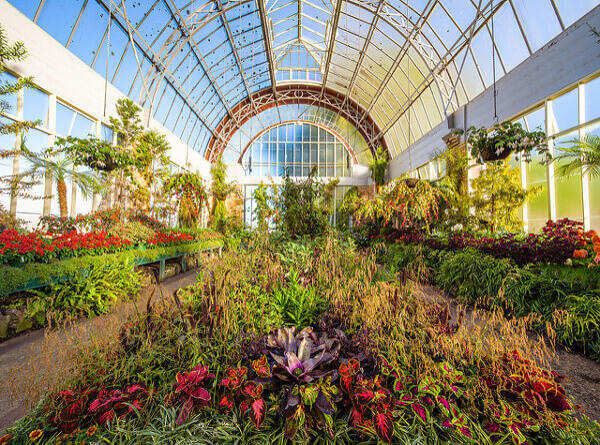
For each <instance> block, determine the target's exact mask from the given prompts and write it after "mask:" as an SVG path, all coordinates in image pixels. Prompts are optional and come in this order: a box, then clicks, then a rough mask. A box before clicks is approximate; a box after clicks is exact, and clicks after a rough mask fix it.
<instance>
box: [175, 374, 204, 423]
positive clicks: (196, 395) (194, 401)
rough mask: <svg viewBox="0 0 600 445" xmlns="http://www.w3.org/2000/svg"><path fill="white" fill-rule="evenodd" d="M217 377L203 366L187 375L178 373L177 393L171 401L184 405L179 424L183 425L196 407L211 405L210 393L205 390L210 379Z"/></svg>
mask: <svg viewBox="0 0 600 445" xmlns="http://www.w3.org/2000/svg"><path fill="white" fill-rule="evenodd" d="M214 376H215V375H214V374H212V373H210V372H208V366H202V365H201V364H200V365H198V366H196V367H195V368H193V369H192V370H191V371H190V372H187V373H183V374H182V373H177V377H176V378H177V383H174V384H173V386H174V387H175V393H174V394H173V395H172V397H171V399H176V400H177V399H178V400H179V401H180V402H181V403H182V408H181V412H180V413H179V417H178V418H177V424H178V425H183V423H184V422H185V421H186V419H187V418H188V416H189V414H190V413H191V412H192V410H193V409H194V408H195V407H202V406H208V405H210V393H209V392H208V391H207V390H206V388H204V386H203V385H205V384H206V381H207V380H208V379H211V378H213V377H214Z"/></svg>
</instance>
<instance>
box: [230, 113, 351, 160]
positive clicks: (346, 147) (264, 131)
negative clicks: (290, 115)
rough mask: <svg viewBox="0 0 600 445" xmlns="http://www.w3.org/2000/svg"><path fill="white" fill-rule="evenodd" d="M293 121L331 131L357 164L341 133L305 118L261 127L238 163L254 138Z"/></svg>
mask: <svg viewBox="0 0 600 445" xmlns="http://www.w3.org/2000/svg"><path fill="white" fill-rule="evenodd" d="M293 123H295V124H308V125H314V126H315V127H319V128H322V129H323V130H325V131H327V132H328V133H331V134H332V135H333V136H334V137H335V138H336V139H337V140H339V141H340V142H341V143H342V144H343V145H344V148H345V149H346V151H347V152H348V154H349V155H350V156H351V157H352V163H353V164H354V165H356V164H358V160H357V159H356V155H355V154H354V150H352V147H350V144H349V143H348V141H347V140H346V139H345V138H344V137H342V135H341V134H339V133H338V132H337V131H335V130H333V129H332V128H330V127H328V126H326V125H323V124H321V123H317V122H313V121H310V120H307V119H296V120H287V121H283V122H277V123H276V124H273V125H269V126H268V127H266V128H264V129H262V130H261V131H259V132H258V133H257V134H256V135H254V136H253V137H252V139H250V141H248V143H247V144H246V146H245V147H244V149H243V150H242V152H241V153H240V156H239V158H238V163H239V164H241V163H242V159H243V157H244V155H245V154H246V152H247V151H248V149H249V148H250V147H252V144H254V143H255V142H256V140H257V139H258V138H260V137H261V136H262V135H263V134H266V133H268V132H269V131H271V130H273V129H274V128H277V127H281V126H282V125H286V124H293Z"/></svg>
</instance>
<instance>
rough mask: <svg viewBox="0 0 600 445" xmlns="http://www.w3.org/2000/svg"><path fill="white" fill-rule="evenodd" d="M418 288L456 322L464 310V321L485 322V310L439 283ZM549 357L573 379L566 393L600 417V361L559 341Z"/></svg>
mask: <svg viewBox="0 0 600 445" xmlns="http://www.w3.org/2000/svg"><path fill="white" fill-rule="evenodd" d="M417 288H418V289H419V290H420V291H421V295H420V296H421V297H422V298H423V300H425V301H428V302H431V303H438V304H441V305H442V306H446V305H448V306H449V310H450V315H451V316H452V318H451V320H452V321H451V323H455V322H456V320H457V319H458V314H459V313H460V312H461V311H464V312H465V313H466V315H465V316H464V318H463V322H464V323H467V325H469V324H481V323H485V321H484V319H483V318H484V317H485V311H483V312H475V311H474V310H473V308H471V307H469V306H462V305H460V304H459V303H458V302H457V301H456V300H455V299H454V298H451V297H450V296H448V295H447V294H446V293H445V292H443V291H442V290H440V289H439V288H438V287H435V286H429V285H425V284H420V285H417ZM528 336H529V337H530V339H531V340H532V341H535V340H537V339H538V338H539V335H538V334H536V333H533V332H529V333H528ZM546 342H547V341H546ZM547 360H548V363H549V365H550V368H551V369H552V370H554V371H556V372H558V373H559V374H561V375H563V376H565V377H568V378H569V379H570V380H569V381H564V382H562V385H563V386H564V388H565V389H566V391H567V394H568V395H570V396H573V398H574V399H575V403H576V404H579V405H581V406H583V408H584V409H585V413H586V415H587V416H588V417H589V418H590V419H592V420H598V421H600V363H598V362H596V361H594V360H592V359H590V358H587V357H585V356H583V355H581V354H577V353H575V352H570V351H568V350H567V349H565V348H563V347H561V346H559V345H557V346H556V353H555V354H554V356H549V357H547Z"/></svg>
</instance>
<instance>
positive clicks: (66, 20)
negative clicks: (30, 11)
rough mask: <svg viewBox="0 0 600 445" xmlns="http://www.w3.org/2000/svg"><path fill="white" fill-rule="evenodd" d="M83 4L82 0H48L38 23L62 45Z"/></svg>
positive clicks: (64, 43) (65, 42)
mask: <svg viewBox="0 0 600 445" xmlns="http://www.w3.org/2000/svg"><path fill="white" fill-rule="evenodd" d="M23 3H27V2H23ZM36 3H37V2H36ZM82 5H83V2H82V1H72V0H46V1H45V2H44V7H43V8H42V12H41V13H40V16H39V17H38V20H37V22H36V23H37V24H38V25H39V26H40V27H41V28H42V29H43V30H44V31H46V32H47V33H48V34H50V35H51V36H52V37H54V38H55V39H56V40H58V41H59V42H60V43H61V44H62V45H66V44H67V39H68V38H69V35H71V30H72V28H73V24H74V23H75V22H76V21H77V17H78V16H79V12H80V11H81V6H82Z"/></svg>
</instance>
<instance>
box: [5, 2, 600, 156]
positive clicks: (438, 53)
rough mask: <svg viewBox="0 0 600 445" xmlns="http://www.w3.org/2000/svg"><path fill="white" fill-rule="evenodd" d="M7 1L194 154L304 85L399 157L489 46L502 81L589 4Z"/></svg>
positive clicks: (481, 64)
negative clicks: (244, 106)
mask: <svg viewBox="0 0 600 445" xmlns="http://www.w3.org/2000/svg"><path fill="white" fill-rule="evenodd" d="M9 2H10V3H12V4H13V5H14V6H15V7H16V8H18V9H19V10H21V11H22V12H23V13H24V14H25V15H27V16H28V17H29V18H30V19H31V20H33V21H34V22H36V23H37V24H38V25H39V26H40V27H42V28H43V29H44V30H45V31H46V32H48V33H49V34H50V35H51V36H53V37H54V38H55V39H56V40H58V41H59V42H60V43H61V44H63V45H64V46H65V47H66V48H68V49H69V50H70V51H72V52H73V53H74V54H75V55H76V56H78V57H79V58H80V59H81V60H83V61H84V62H85V63H87V64H88V65H90V66H91V67H92V68H93V69H94V70H96V71H97V72H98V73H99V74H100V75H102V76H103V77H106V78H108V80H109V81H110V82H111V83H112V84H114V85H115V86H116V87H117V88H118V89H120V90H121V91H122V92H123V93H125V94H127V95H128V96H129V97H131V98H132V99H134V100H136V101H138V102H139V103H140V104H142V105H143V106H144V107H152V112H153V115H154V116H155V118H156V119H157V120H159V121H160V122H162V123H164V125H165V126H166V127H167V128H169V129H170V130H172V131H173V132H174V133H175V134H176V135H177V136H179V137H180V138H181V139H182V140H183V141H184V142H185V143H187V144H189V145H190V146H192V147H193V148H195V149H196V150H198V151H199V152H200V153H202V154H205V155H206V150H207V147H208V145H209V142H210V140H211V139H212V138H217V139H218V138H219V137H220V135H219V133H218V128H219V124H220V123H222V122H223V121H224V120H227V119H236V117H235V116H236V114H235V113H232V109H233V108H234V107H235V105H236V104H238V103H239V102H240V101H242V100H243V99H245V98H248V97H249V96H250V95H252V94H253V93H256V92H258V91H260V90H264V89H272V90H273V91H274V96H275V98H276V96H277V93H276V88H277V87H279V86H281V85H289V84H310V85H316V86H320V87H321V88H323V90H325V88H327V89H329V90H334V91H336V92H338V93H340V94H342V95H344V96H346V97H349V98H350V100H349V102H350V101H352V103H357V104H359V105H360V106H361V107H362V110H361V111H360V112H357V113H368V114H369V115H370V117H371V118H372V119H373V121H374V122H375V123H376V124H377V126H378V127H379V129H380V134H379V135H378V136H377V137H379V138H382V137H383V138H385V141H386V142H387V146H388V148H389V150H390V152H391V155H392V156H396V155H397V154H398V153H400V152H401V151H403V150H404V149H405V148H406V147H407V146H408V145H410V144H411V143H412V142H414V141H415V140H417V139H418V138H420V137H421V136H422V135H424V134H425V133H427V132H428V131H429V130H430V129H431V128H433V127H434V126H435V125H437V124H439V123H440V122H442V121H443V120H444V119H445V116H447V115H448V114H450V113H451V112H452V111H454V110H455V109H456V108H458V107H459V106H461V105H463V104H465V103H467V102H468V101H469V100H471V99H473V98H474V97H475V96H476V95H478V94H479V93H481V92H482V91H483V90H484V89H485V88H487V87H488V86H490V85H491V84H492V82H493V78H494V73H493V68H492V67H493V64H492V45H493V44H494V49H495V54H496V64H495V65H496V73H495V74H496V77H497V78H501V77H502V76H503V75H504V74H506V73H507V72H508V71H510V70H511V69H513V68H514V67H515V66H517V65H518V64H519V63H521V62H522V61H523V60H524V59H526V58H527V57H529V56H530V55H531V54H533V53H534V52H535V51H537V50H538V49H540V48H541V47H542V46H543V45H544V44H546V43H547V42H548V41H549V40H551V39H552V38H553V37H555V36H556V35H557V34H559V33H560V32H561V31H562V30H564V29H566V27H568V26H570V25H571V24H572V23H573V22H574V21H576V20H577V19H579V18H580V17H581V16H583V15H584V14H585V13H587V12H588V11H589V10H591V9H592V8H593V7H595V6H597V5H598V4H599V3H600V0H577V1H573V0H344V1H342V0H211V1H204V0H192V1H190V0H144V1H142V0H9ZM492 17H493V24H494V30H495V32H494V39H493V40H492V20H491V18H492ZM500 94H501V92H500ZM317 105H318V104H317ZM317 108H318V106H317ZM322 111H324V110H322ZM259 112H260V110H258V109H257V110H256V113H259ZM301 112H304V109H303V107H299V108H298V109H297V110H292V111H291V114H292V115H293V114H294V113H301ZM289 113H290V110H285V111H279V112H277V113H275V112H269V116H271V117H269V121H272V120H273V119H280V122H284V121H286V120H289V119H290V114H289ZM328 113H329V112H328ZM334 114H335V113H334ZM284 115H285V116H284ZM311 115H312V116H313V119H320V117H319V116H320V115H321V113H320V112H315V113H312V114H311ZM295 118H297V117H295ZM295 118H292V119H295ZM260 119H266V117H262V118H260ZM260 119H256V120H254V119H253V122H255V121H256V122H260ZM363 119H366V117H364V116H362V117H361V118H360V120H363ZM236 124H237V125H238V127H239V128H241V127H243V125H242V123H241V122H237V123H236ZM244 125H247V123H246V124H244ZM253 125H254V124H253ZM242 134H243V133H242ZM235 139H236V138H234V139H232V141H234V140H235ZM238 139H239V141H240V142H241V139H242V137H241V136H240V137H238ZM367 142H369V141H367ZM229 149H234V150H235V151H237V152H238V153H239V150H240V149H243V147H242V148H240V147H237V146H236V147H235V148H233V145H232V143H230V144H229V145H228V149H226V150H229ZM227 156H228V157H230V158H234V157H235V156H234V155H233V154H231V155H227Z"/></svg>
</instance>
